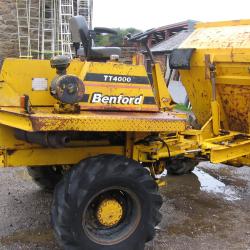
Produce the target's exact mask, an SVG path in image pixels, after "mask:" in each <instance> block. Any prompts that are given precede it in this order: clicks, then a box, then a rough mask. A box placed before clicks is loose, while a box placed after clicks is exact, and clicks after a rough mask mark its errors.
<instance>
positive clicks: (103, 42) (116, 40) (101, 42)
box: [95, 28, 141, 47]
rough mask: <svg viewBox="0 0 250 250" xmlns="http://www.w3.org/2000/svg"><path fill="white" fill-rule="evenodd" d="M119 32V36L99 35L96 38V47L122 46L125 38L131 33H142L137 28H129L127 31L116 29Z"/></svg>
mask: <svg viewBox="0 0 250 250" xmlns="http://www.w3.org/2000/svg"><path fill="white" fill-rule="evenodd" d="M114 30H116V31H117V33H118V34H117V35H97V36H96V38H95V45H96V46H117V47H119V46H122V45H123V44H124V37H125V36H126V35H127V34H129V33H131V34H132V35H133V34H136V33H139V32H141V31H140V30H137V29H135V28H127V29H120V28H116V29H114Z"/></svg>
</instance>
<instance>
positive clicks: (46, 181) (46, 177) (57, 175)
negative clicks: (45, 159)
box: [27, 166, 63, 192]
mask: <svg viewBox="0 0 250 250" xmlns="http://www.w3.org/2000/svg"><path fill="white" fill-rule="evenodd" d="M27 170H28V173H29V175H30V176H31V177H32V179H33V181H34V182H35V183H36V184H37V185H38V186H39V187H40V188H41V189H42V190H45V191H47V192H53V191H54V189H55V186H56V185H57V183H58V182H59V181H60V180H61V179H62V177H63V171H62V167H60V166H41V167H27Z"/></svg>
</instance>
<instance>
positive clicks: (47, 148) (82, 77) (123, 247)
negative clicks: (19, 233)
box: [0, 16, 250, 250]
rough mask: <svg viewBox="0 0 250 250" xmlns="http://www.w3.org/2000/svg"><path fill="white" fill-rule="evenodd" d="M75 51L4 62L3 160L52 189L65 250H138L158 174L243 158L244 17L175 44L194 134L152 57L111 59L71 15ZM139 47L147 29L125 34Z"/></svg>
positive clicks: (248, 146)
mask: <svg viewBox="0 0 250 250" xmlns="http://www.w3.org/2000/svg"><path fill="white" fill-rule="evenodd" d="M70 28H71V32H72V40H73V44H74V47H75V50H76V58H75V59H73V60H69V59H68V58H67V57H65V56H56V57H55V58H53V59H52V60H51V61H48V60H32V59H6V60H5V61H4V64H3V67H2V70H1V74H0V166H1V167H18V166H27V168H28V172H29V174H30V175H31V176H32V177H33V179H34V181H35V182H36V183H37V184H38V185H40V186H41V187H42V188H44V189H46V190H50V191H52V190H53V191H54V201H53V204H52V226H53V229H54V231H55V235H56V237H57V239H58V241H59V243H60V245H61V246H62V247H63V248H64V249H74V250H75V249H86V250H99V249H102V250H105V249H106V250H132V249H143V248H144V245H145V242H147V241H149V240H151V239H152V238H153V237H154V233H155V226H156V225H157V224H158V223H159V222H160V220H161V215H160V212H159V210H160V207H161V205H162V199H161V196H160V194H159V193H158V186H159V184H160V180H158V179H157V178H156V176H158V175H159V174H161V173H162V172H163V171H164V169H165V168H166V169H167V170H168V171H169V172H171V173H177V174H181V173H188V172H190V171H192V170H193V168H194V167H195V165H196V164H198V162H199V161H202V160H210V161H211V162H213V163H229V164H231V165H235V166H240V165H248V166H249V165H250V135H249V134H250V20H243V21H232V22H219V23H205V24H202V23H201V24H198V25H197V27H196V30H195V31H194V32H193V33H192V34H191V35H190V36H189V38H188V39H187V40H186V41H185V42H184V43H183V44H182V45H181V46H180V48H178V49H176V50H174V51H173V53H172V54H171V58H170V67H171V68H172V69H177V70H179V72H180V75H181V79H182V82H183V84H184V86H185V88H186V90H187V93H188V97H189V99H190V102H191V105H192V110H193V112H194V114H195V117H196V119H197V122H198V124H199V129H197V128H196V129H194V128H192V127H191V126H190V124H189V123H188V119H187V114H185V113H180V112H176V111H174V108H175V104H174V102H173V100H172V98H171V95H170V93H169V91H168V89H167V87H166V83H165V80H164V77H163V74H162V72H161V69H160V66H159V64H158V63H155V62H154V58H153V57H152V55H151V53H150V50H149V49H148V48H147V50H148V53H149V56H150V58H151V62H152V76H153V77H152V78H153V79H152V80H150V79H149V77H148V74H147V72H146V70H145V67H144V66H143V65H140V64H138V63H136V61H135V62H134V63H133V64H131V65H128V64H123V63H120V62H119V55H120V53H121V50H120V48H107V47H101V48H100V47H94V46H93V43H92V39H93V36H95V34H97V33H114V32H113V31H112V30H110V29H105V28H95V29H94V30H91V31H90V30H88V27H87V24H86V21H85V19H84V18H83V17H80V16H77V17H73V18H72V19H71V22H70ZM129 39H130V40H131V41H133V42H140V43H144V42H145V41H146V39H147V34H146V33H142V34H137V35H135V36H131V37H130V38H129Z"/></svg>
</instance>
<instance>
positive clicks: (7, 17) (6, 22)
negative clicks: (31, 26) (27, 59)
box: [0, 0, 18, 64]
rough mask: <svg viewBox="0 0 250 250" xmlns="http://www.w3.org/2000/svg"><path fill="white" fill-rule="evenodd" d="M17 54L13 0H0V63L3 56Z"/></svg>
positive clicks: (14, 55)
mask: <svg viewBox="0 0 250 250" xmlns="http://www.w3.org/2000/svg"><path fill="white" fill-rule="evenodd" d="M16 56H18V39H17V18H16V5H15V0H0V64H1V61H2V60H3V59H4V58H5V57H16Z"/></svg>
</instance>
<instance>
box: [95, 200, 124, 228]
mask: <svg viewBox="0 0 250 250" xmlns="http://www.w3.org/2000/svg"><path fill="white" fill-rule="evenodd" d="M122 216H123V208H122V206H121V204H120V203H119V202H118V201H116V200H115V199H106V200H103V201H102V202H101V204H100V205H99V207H98V209H97V218H98V220H99V222H100V223H101V224H102V225H103V226H106V227H112V226H115V225H117V224H118V223H119V222H120V220H121V219H122Z"/></svg>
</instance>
